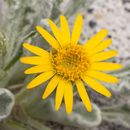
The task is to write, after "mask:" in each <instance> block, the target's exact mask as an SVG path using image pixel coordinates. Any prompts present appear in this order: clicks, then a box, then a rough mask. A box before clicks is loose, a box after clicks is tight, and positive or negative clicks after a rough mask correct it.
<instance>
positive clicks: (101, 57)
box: [90, 50, 118, 62]
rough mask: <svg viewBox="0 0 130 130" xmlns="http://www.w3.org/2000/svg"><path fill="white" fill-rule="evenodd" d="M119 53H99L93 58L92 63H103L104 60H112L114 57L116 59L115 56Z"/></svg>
mask: <svg viewBox="0 0 130 130" xmlns="http://www.w3.org/2000/svg"><path fill="white" fill-rule="evenodd" d="M117 53H118V52H117V51H113V50H111V51H106V52H101V53H97V54H95V55H93V56H91V57H90V58H91V61H94V62H95V61H103V60H107V59H110V58H112V57H114V56H115V55H117Z"/></svg>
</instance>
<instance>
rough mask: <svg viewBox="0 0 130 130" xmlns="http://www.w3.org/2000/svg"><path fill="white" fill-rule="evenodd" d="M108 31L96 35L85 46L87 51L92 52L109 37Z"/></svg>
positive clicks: (103, 30) (104, 30)
mask: <svg viewBox="0 0 130 130" xmlns="http://www.w3.org/2000/svg"><path fill="white" fill-rule="evenodd" d="M107 34H108V30H106V29H102V30H101V31H99V32H98V33H97V34H96V35H94V36H93V37H92V38H91V39H90V40H89V41H87V42H86V43H85V45H84V47H85V48H86V50H91V49H93V48H95V47H96V46H97V45H98V44H99V43H100V42H102V41H103V39H104V38H105V37H106V36H107Z"/></svg>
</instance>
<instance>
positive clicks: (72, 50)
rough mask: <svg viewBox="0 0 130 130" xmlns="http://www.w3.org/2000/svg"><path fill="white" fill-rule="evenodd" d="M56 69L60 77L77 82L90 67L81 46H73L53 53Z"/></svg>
mask: <svg viewBox="0 0 130 130" xmlns="http://www.w3.org/2000/svg"><path fill="white" fill-rule="evenodd" d="M52 57H53V62H54V68H55V70H56V72H57V74H59V75H60V76H62V77H64V78H66V79H67V80H71V81H75V80H77V79H79V78H80V74H81V73H82V72H84V71H86V70H87V69H88V67H89V65H90V63H89V60H88V58H87V54H86V52H85V50H84V48H83V47H82V46H80V45H71V46H69V47H67V48H61V49H60V50H58V51H56V52H53V56H52Z"/></svg>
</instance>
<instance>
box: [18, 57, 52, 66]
mask: <svg viewBox="0 0 130 130" xmlns="http://www.w3.org/2000/svg"><path fill="white" fill-rule="evenodd" d="M20 61H21V62H22V63H24V64H32V65H41V64H48V63H50V59H49V58H43V57H39V56H27V57H22V58H20Z"/></svg>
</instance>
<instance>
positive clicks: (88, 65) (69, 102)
mask: <svg viewBox="0 0 130 130" xmlns="http://www.w3.org/2000/svg"><path fill="white" fill-rule="evenodd" d="M48 22H49V25H50V27H51V29H52V32H53V35H54V36H52V35H51V34H50V33H48V32H47V31H46V30H45V29H44V28H42V27H40V26H37V27H36V29H37V31H38V32H39V33H40V34H41V35H42V36H43V38H44V39H45V40H46V41H47V42H48V43H49V44H50V45H51V47H52V49H51V50H50V51H49V52H48V51H46V50H44V49H41V48H39V47H37V46H33V45H30V44H28V43H24V44H23V46H24V48H26V49H27V50H29V51H30V52H32V53H34V54H35V55H36V56H29V57H23V58H21V62H23V63H25V64H31V65H33V67H31V68H29V69H27V70H25V74H35V73H38V74H39V75H38V76H37V77H36V78H34V79H33V80H32V81H31V82H30V83H29V84H28V86H27V88H29V89H31V88H34V87H36V86H38V85H40V84H42V83H44V82H45V81H47V80H50V82H49V83H48V85H47V87H46V89H45V92H44V94H43V99H45V98H47V97H48V96H49V95H50V94H51V93H52V92H53V91H54V90H55V89H56V98H55V108H56V110H58V109H59V107H60V105H61V102H62V99H63V97H64V100H65V107H66V111H67V113H71V111H72V107H73V87H74V84H75V85H76V87H77V90H78V92H79V95H80V97H81V99H82V101H83V103H84V105H85V107H86V109H87V110H88V111H89V112H91V111H92V106H91V102H90V99H89V96H88V93H87V91H86V89H85V86H84V84H87V85H88V86H89V87H90V88H92V89H94V90H95V91H97V92H98V93H100V94H102V95H104V96H106V97H110V96H111V93H110V91H109V90H108V89H107V88H105V87H104V86H103V85H102V84H101V83H100V82H99V81H103V82H109V83H117V82H118V81H119V80H118V78H116V77H114V76H112V75H109V74H106V73H104V72H106V71H114V70H119V69H121V68H122V65H120V64H116V63H112V62H105V60H107V59H110V58H112V57H114V56H115V55H116V54H117V51H115V50H110V51H104V50H105V49H106V48H107V47H108V46H109V45H110V44H111V43H112V40H111V39H104V38H105V37H106V36H107V34H108V31H107V30H106V29H102V30H101V31H99V32H98V33H97V34H96V35H95V36H93V37H92V38H91V39H90V40H89V41H87V42H86V43H85V44H84V45H80V44H78V40H79V37H80V34H81V30H82V16H81V15H78V17H77V19H76V21H75V24H74V27H73V30H72V34H70V30H69V26H68V23H67V20H66V18H65V17H64V16H60V23H61V27H60V28H58V27H57V26H56V25H55V23H53V22H52V21H51V20H50V19H48Z"/></svg>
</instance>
